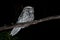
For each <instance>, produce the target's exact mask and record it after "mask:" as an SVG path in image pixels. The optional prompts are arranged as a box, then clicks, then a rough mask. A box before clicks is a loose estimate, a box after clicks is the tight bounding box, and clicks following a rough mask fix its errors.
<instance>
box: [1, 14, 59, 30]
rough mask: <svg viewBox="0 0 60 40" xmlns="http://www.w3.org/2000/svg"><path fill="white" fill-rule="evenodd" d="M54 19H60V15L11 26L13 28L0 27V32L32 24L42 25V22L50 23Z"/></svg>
mask: <svg viewBox="0 0 60 40" xmlns="http://www.w3.org/2000/svg"><path fill="white" fill-rule="evenodd" d="M53 19H60V15H57V16H51V17H46V18H42V19H39V20H34V21H31V22H26V23H20V24H15V25H11V26H3V27H0V31H3V30H7V29H12V28H14V27H28V26H30V25H32V24H37V23H40V22H44V21H49V20H53Z"/></svg>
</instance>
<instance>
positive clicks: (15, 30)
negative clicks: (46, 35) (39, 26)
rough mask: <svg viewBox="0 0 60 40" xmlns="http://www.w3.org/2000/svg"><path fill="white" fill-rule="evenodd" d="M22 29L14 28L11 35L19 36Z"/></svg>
mask: <svg viewBox="0 0 60 40" xmlns="http://www.w3.org/2000/svg"><path fill="white" fill-rule="evenodd" d="M21 28H22V27H14V28H13V30H12V31H11V33H10V35H12V36H14V35H15V34H17V33H18V32H19V31H20V30H21Z"/></svg>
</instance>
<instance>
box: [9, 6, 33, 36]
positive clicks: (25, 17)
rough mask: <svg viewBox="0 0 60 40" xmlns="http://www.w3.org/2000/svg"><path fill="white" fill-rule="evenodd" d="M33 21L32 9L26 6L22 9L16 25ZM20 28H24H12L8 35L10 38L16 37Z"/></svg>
mask: <svg viewBox="0 0 60 40" xmlns="http://www.w3.org/2000/svg"><path fill="white" fill-rule="evenodd" d="M33 20H34V7H32V6H26V7H24V8H23V10H22V12H21V14H20V15H19V17H18V20H17V22H16V23H24V22H31V21H33ZM22 28H25V27H22V26H21V27H14V28H13V29H12V31H11V33H10V35H11V36H14V35H16V34H17V33H18V32H19V31H20V30H21V29H22Z"/></svg>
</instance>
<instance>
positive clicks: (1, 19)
mask: <svg viewBox="0 0 60 40" xmlns="http://www.w3.org/2000/svg"><path fill="white" fill-rule="evenodd" d="M0 2H2V3H1V4H0V11H1V12H0V26H4V24H6V25H11V23H12V22H13V23H14V24H15V23H16V21H17V18H18V16H19V15H20V13H21V12H22V10H23V8H24V7H25V6H32V7H34V10H35V13H34V15H35V20H38V19H41V18H45V17H49V16H55V15H60V6H59V1H46V0H45V1H43V0H42V1H41V0H15V1H13V0H10V1H6V0H5V1H0ZM59 24H60V19H56V20H50V21H46V22H42V23H38V24H36V25H31V26H29V27H28V28H25V29H22V30H21V31H20V32H19V33H18V34H17V35H15V36H14V37H12V38H15V37H17V38H16V39H17V40H18V39H20V40H25V39H26V40H34V39H41V38H43V37H45V36H47V37H48V33H49V32H58V31H59ZM57 29H58V30H57ZM11 30H12V29H11ZM3 34H4V33H3ZM3 34H2V35H3ZM2 35H1V36H0V37H1V38H0V39H3V38H4V36H2ZM2 37H3V38H2ZM46 39H47V38H46Z"/></svg>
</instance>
